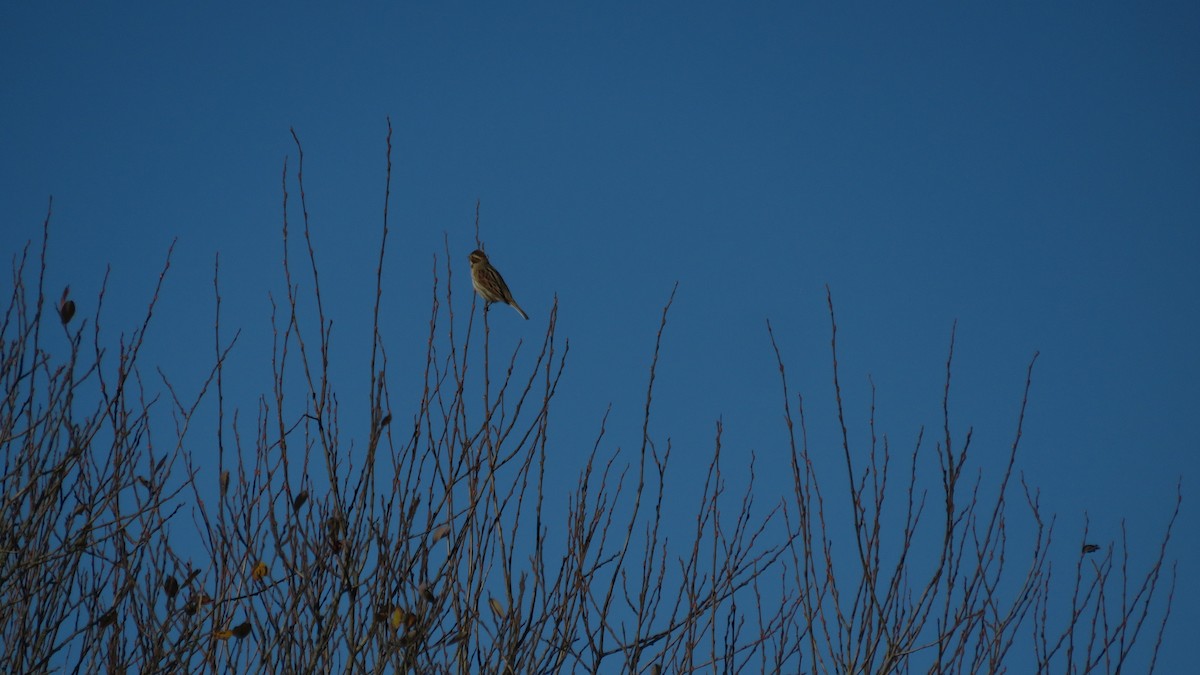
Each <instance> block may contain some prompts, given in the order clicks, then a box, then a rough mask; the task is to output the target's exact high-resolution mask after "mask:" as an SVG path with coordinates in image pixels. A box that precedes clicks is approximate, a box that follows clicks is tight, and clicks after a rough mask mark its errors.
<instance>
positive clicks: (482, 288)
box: [470, 250, 529, 319]
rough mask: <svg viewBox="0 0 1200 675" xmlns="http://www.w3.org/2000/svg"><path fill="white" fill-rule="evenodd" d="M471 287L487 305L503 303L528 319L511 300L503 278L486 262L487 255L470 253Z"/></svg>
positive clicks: (475, 252) (523, 311)
mask: <svg viewBox="0 0 1200 675" xmlns="http://www.w3.org/2000/svg"><path fill="white" fill-rule="evenodd" d="M470 259H471V285H472V286H474V287H475V292H476V293H478V294H479V295H481V296H483V299H484V300H485V301H486V302H487V304H485V305H484V309H485V310H486V309H487V305H488V304H491V303H493V302H503V303H504V304H506V305H512V308H513V309H515V310H517V314H520V315H521V318H523V319H528V318H529V315H528V314H526V313H525V310H523V309H521V306H520V305H518V304H517V301H516V300H513V296H512V291H510V290H508V284H506V283H504V277H502V276H500V272H498V271H496V268H495V267H492V264H491V263H490V262H488V257H487V254H486V253H484V252H483V251H478V250H476V251H471V256H470Z"/></svg>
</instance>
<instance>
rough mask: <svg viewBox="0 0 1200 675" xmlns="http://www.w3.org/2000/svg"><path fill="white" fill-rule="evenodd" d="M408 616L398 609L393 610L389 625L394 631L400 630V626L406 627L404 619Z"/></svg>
mask: <svg viewBox="0 0 1200 675" xmlns="http://www.w3.org/2000/svg"><path fill="white" fill-rule="evenodd" d="M406 614H407V612H405V611H404V610H402V609H400V608H399V607H397V608H396V609H393V610H392V615H391V618H390V620H389V621H388V623H390V624H391V626H392V630H399V629H400V626H402V625H404V617H405V615H406Z"/></svg>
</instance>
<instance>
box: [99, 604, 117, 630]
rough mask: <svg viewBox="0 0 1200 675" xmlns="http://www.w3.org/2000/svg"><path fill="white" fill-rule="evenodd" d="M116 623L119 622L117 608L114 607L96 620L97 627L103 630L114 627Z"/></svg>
mask: <svg viewBox="0 0 1200 675" xmlns="http://www.w3.org/2000/svg"><path fill="white" fill-rule="evenodd" d="M116 622H117V608H116V607H113V608H112V609H110V610H108V611H107V612H105V613H103V614H101V615H100V616H98V617H97V618H96V625H97V626H99V627H101V628H108V627H109V626H111V625H113V624H114V623H116Z"/></svg>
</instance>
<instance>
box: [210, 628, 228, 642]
mask: <svg viewBox="0 0 1200 675" xmlns="http://www.w3.org/2000/svg"><path fill="white" fill-rule="evenodd" d="M231 637H233V631H231V630H229V629H228V628H222V629H221V630H218V631H213V639H214V640H228V639H229V638H231Z"/></svg>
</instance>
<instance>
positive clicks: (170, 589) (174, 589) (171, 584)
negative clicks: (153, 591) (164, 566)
mask: <svg viewBox="0 0 1200 675" xmlns="http://www.w3.org/2000/svg"><path fill="white" fill-rule="evenodd" d="M162 587H163V592H164V593H166V594H167V597H168V598H173V597H175V594H176V593H178V592H179V582H178V581H176V580H175V577H173V576H170V575H167V578H166V579H163V583H162Z"/></svg>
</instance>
